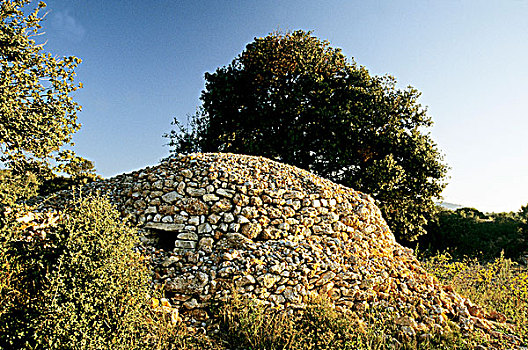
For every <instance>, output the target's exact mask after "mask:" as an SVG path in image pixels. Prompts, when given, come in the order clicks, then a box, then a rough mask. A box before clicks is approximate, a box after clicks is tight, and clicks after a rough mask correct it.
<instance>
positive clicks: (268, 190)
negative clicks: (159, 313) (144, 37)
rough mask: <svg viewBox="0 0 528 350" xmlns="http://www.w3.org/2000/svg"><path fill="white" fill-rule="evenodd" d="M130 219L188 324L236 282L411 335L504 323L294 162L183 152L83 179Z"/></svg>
mask: <svg viewBox="0 0 528 350" xmlns="http://www.w3.org/2000/svg"><path fill="white" fill-rule="evenodd" d="M89 188H90V190H92V191H94V190H96V191H99V192H101V193H102V194H105V195H107V196H108V197H109V198H110V200H112V201H113V202H115V203H116V204H117V206H118V208H119V210H120V211H121V212H122V214H123V215H124V216H127V217H129V218H130V219H131V220H132V221H133V222H134V223H136V224H137V225H138V226H139V227H140V228H141V231H142V232H143V234H144V241H145V243H146V245H147V246H149V247H150V248H149V249H150V251H151V253H152V254H153V256H154V263H155V267H154V270H155V271H154V279H155V283H157V284H159V285H164V286H165V288H166V291H167V296H168V297H169V298H170V302H171V304H172V305H173V306H174V307H175V308H177V309H178V310H179V314H180V315H181V317H183V318H184V319H186V320H188V321H189V322H190V323H194V324H198V325H200V324H202V323H207V321H208V319H209V318H210V316H211V315H209V314H208V311H207V305H208V304H209V303H210V302H211V301H214V300H220V299H222V300H223V299H226V298H229V296H230V293H231V291H232V289H233V288H235V289H236V290H237V291H238V293H239V294H241V295H242V296H246V297H248V298H250V299H251V300H254V301H257V302H261V303H263V304H267V305H270V306H271V307H275V308H280V309H288V310H290V309H297V308H302V307H303V303H304V302H305V301H306V300H307V299H308V298H309V297H310V296H311V295H314V294H323V295H326V296H328V297H329V298H330V299H331V300H332V302H333V303H334V304H335V307H336V308H337V309H340V310H341V311H343V312H349V313H352V312H354V313H356V314H357V315H361V312H363V311H364V310H366V309H368V308H370V307H376V306H381V307H391V308H392V309H394V312H395V314H396V318H395V323H396V324H398V325H399V326H400V328H401V331H402V332H403V333H405V334H408V335H414V334H416V333H428V332H432V331H434V330H437V329H442V328H443V327H444V326H445V325H446V322H447V321H448V320H451V321H454V322H455V323H457V324H458V325H459V326H460V327H461V328H462V329H465V330H471V329H472V328H474V327H479V328H482V329H484V330H488V331H489V330H491V329H492V328H493V326H494V324H495V322H503V321H505V320H504V317H503V316H502V315H500V314H498V313H491V314H490V313H487V312H485V311H484V310H482V309H480V308H479V307H477V306H475V305H473V304H472V303H471V301H469V300H468V299H466V298H464V297H462V296H460V295H458V294H457V293H455V292H453V291H452V289H451V288H450V287H449V286H443V285H440V284H439V283H438V281H437V280H436V279H435V278H434V277H433V276H431V275H429V274H428V273H426V271H425V270H424V269H423V268H422V267H421V266H420V263H419V262H418V261H417V259H416V258H415V256H414V255H413V252H412V250H410V249H407V248H404V247H402V246H401V245H400V244H398V243H397V242H396V241H395V239H394V235H393V234H392V233H391V231H390V230H389V228H388V226H387V224H386V222H385V221H384V219H383V218H382V216H381V214H380V211H379V209H378V208H377V207H376V205H375V204H374V201H373V199H372V198H371V197H369V196H368V195H366V194H363V193H360V192H357V191H354V190H353V189H350V188H347V187H344V186H341V185H338V184H335V183H333V182H331V181H328V180H325V179H323V178H321V177H318V176H315V175H313V174H311V173H309V172H307V171H304V170H301V169H299V168H296V167H292V166H288V165H285V164H281V163H278V162H275V161H271V160H268V159H265V158H261V157H252V156H243V155H234V154H191V155H180V156H177V157H174V158H173V159H170V160H168V161H164V162H162V163H161V164H160V165H158V166H154V167H149V168H145V169H142V170H139V171H135V172H132V173H128V174H123V175H119V176H117V177H114V178H112V179H109V180H104V181H99V182H95V183H93V184H90V186H89Z"/></svg>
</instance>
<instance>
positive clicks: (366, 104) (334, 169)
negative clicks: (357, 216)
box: [166, 31, 447, 240]
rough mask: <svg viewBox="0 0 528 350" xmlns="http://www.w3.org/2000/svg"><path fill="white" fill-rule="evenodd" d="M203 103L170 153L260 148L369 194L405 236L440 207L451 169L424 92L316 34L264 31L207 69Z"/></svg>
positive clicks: (420, 229) (256, 151)
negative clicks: (375, 71)
mask: <svg viewBox="0 0 528 350" xmlns="http://www.w3.org/2000/svg"><path fill="white" fill-rule="evenodd" d="M205 80H206V84H205V90H204V91H203V92H202V95H201V100H202V105H201V106H200V108H199V110H198V112H197V113H196V114H195V115H194V116H193V118H192V120H191V126H190V127H187V128H185V127H184V126H183V125H181V124H180V123H179V122H178V121H177V120H176V119H175V122H174V124H176V125H177V127H178V128H179V129H177V130H173V131H172V132H171V133H170V134H168V135H166V136H167V137H169V138H170V144H171V145H172V146H173V149H172V151H173V152H175V153H177V152H192V151H205V152H234V153H245V154H252V155H261V156H265V157H269V158H272V159H276V160H279V161H282V162H285V163H288V164H292V165H296V166H299V167H301V168H304V169H307V170H310V171H312V172H314V173H316V174H318V175H321V176H323V177H326V178H328V179H331V180H333V181H335V182H338V183H341V184H343V185H346V186H349V187H352V188H354V189H357V190H360V191H363V192H366V193H369V194H371V195H372V196H373V197H374V198H375V199H376V200H377V202H378V204H379V206H380V208H381V210H382V212H383V214H384V217H385V218H386V220H387V221H388V223H389V225H390V226H391V228H392V229H393V231H394V233H395V235H396V236H397V237H398V238H399V239H400V240H413V239H415V238H416V237H417V236H419V235H420V234H422V233H424V232H425V231H424V225H425V224H426V223H427V222H428V220H429V219H430V218H431V215H432V213H433V212H434V210H435V205H434V199H435V198H436V197H439V196H440V193H441V192H442V190H443V188H444V187H445V183H444V181H443V180H444V178H445V174H446V170H447V167H446V165H445V164H444V163H443V160H442V155H441V154H440V152H439V150H438V149H437V146H436V144H435V143H434V142H433V140H432V138H431V137H430V134H429V133H428V132H427V128H429V127H430V126H431V125H432V120H431V118H430V117H429V116H428V115H427V113H426V108H424V107H422V106H421V105H420V104H419V103H418V98H419V96H420V92H418V91H417V90H416V89H414V88H412V87H408V88H406V89H403V90H402V89H398V88H397V86H396V83H397V82H396V79H395V78H393V77H391V76H388V75H387V76H372V75H370V74H369V72H368V70H367V69H366V68H365V67H362V66H358V65H357V64H356V63H355V62H354V61H353V60H351V59H347V58H346V57H345V56H344V55H343V53H342V52H341V50H340V49H338V48H333V47H331V46H330V44H329V42H327V41H322V40H320V39H318V38H317V37H315V36H313V35H312V34H311V33H310V32H304V31H295V32H292V33H286V34H282V33H272V34H270V35H268V36H266V37H264V38H256V39H255V40H254V41H253V42H251V43H249V44H248V45H247V46H246V49H245V50H244V51H243V52H242V53H241V54H240V55H239V56H238V57H236V58H235V59H234V60H233V61H232V63H231V64H229V65H228V66H225V67H220V68H218V69H217V70H216V71H215V72H214V73H206V74H205Z"/></svg>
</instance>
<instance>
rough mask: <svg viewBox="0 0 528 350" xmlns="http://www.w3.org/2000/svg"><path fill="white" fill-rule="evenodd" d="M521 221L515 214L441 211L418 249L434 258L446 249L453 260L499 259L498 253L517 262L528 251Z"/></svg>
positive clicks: (463, 210)
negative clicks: (471, 258) (468, 258)
mask: <svg viewBox="0 0 528 350" xmlns="http://www.w3.org/2000/svg"><path fill="white" fill-rule="evenodd" d="M521 227H522V220H521V219H520V217H519V215H518V214H514V213H493V214H488V215H486V214H483V213H481V212H479V211H478V210H476V209H472V208H461V209H457V210H455V211H453V210H446V209H443V210H440V211H439V213H438V214H437V218H436V221H435V222H434V223H431V224H430V225H429V226H428V227H427V235H424V236H421V237H420V238H419V246H420V247H421V248H422V249H428V250H430V251H431V252H432V253H433V254H434V253H435V252H442V251H444V250H446V249H449V250H450V252H451V254H452V255H453V256H454V257H457V258H462V257H463V256H472V257H478V258H480V259H484V260H492V259H495V258H498V257H499V256H500V255H501V252H504V255H505V256H506V257H508V258H511V259H518V258H519V257H520V255H521V254H522V252H523V251H525V250H527V249H528V239H527V235H526V234H523V232H522V231H521Z"/></svg>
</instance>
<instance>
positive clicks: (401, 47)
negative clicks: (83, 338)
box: [43, 0, 528, 211]
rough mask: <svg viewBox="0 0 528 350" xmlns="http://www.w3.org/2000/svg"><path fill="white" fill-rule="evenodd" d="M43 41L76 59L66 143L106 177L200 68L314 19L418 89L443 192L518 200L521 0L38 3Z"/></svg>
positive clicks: (163, 123) (161, 125) (527, 183)
mask: <svg viewBox="0 0 528 350" xmlns="http://www.w3.org/2000/svg"><path fill="white" fill-rule="evenodd" d="M47 4H48V7H47V11H48V15H47V17H46V21H45V23H44V31H45V32H46V34H45V36H43V39H45V40H47V44H46V50H48V51H50V52H52V53H53V54H55V55H57V56H63V55H74V56H77V57H79V58H81V59H82V60H83V63H82V64H81V65H80V66H79V68H78V70H77V75H78V79H79V81H81V82H82V83H83V85H84V88H83V89H82V90H80V91H78V92H77V93H76V94H75V96H74V97H75V99H76V101H78V102H79V104H81V105H82V106H83V110H82V112H80V113H79V121H80V122H81V123H82V125H83V126H82V128H81V130H80V131H79V132H78V133H77V134H76V136H75V142H76V146H75V150H76V151H77V153H78V154H80V155H82V156H84V157H86V158H88V159H91V160H93V161H94V162H95V164H96V168H97V170H98V171H99V173H100V174H102V175H103V176H105V177H108V176H113V175H116V174H119V173H123V172H127V171H131V170H135V169H139V168H142V167H145V166H147V165H154V164H156V163H157V162H158V161H159V160H160V159H161V158H163V157H165V156H166V155H167V154H168V148H167V147H164V146H163V145H164V144H165V143H166V140H165V139H163V138H162V137H161V135H162V134H163V133H166V132H168V131H169V130H170V129H171V125H170V123H171V121H172V119H173V117H178V118H179V119H180V120H185V118H186V115H187V114H192V113H193V112H194V111H195V109H196V107H197V106H198V105H199V104H200V101H199V96H200V92H201V90H202V89H203V88H204V80H203V76H204V73H205V72H212V71H214V70H215V69H216V68H217V67H220V66H223V65H227V64H229V63H230V62H231V61H232V60H233V59H234V58H235V57H236V56H237V55H238V54H239V53H240V52H242V50H243V49H244V47H245V45H246V44H247V43H249V42H251V41H252V40H253V38H254V37H261V36H265V35H267V34H268V33H270V32H272V31H275V30H283V31H287V30H296V29H304V30H313V32H314V35H316V36H318V37H319V38H321V39H326V40H328V41H330V43H331V45H332V46H334V47H340V48H342V49H343V52H344V54H345V55H346V56H347V57H350V58H354V59H355V60H356V62H357V63H359V64H360V65H363V66H365V67H367V68H368V69H369V71H370V72H371V73H372V74H377V75H380V74H391V75H393V76H395V77H396V78H397V79H398V82H399V84H400V86H401V87H405V86H407V85H412V86H414V87H415V88H417V89H418V90H420V91H421V92H422V98H421V103H422V104H423V105H426V106H428V110H429V114H430V115H431V116H432V117H433V120H434V122H435V126H434V128H433V129H432V135H433V138H434V140H435V141H436V142H437V143H438V145H439V148H440V149H441V150H442V151H443V153H444V154H445V160H446V162H447V163H448V164H449V166H450V167H451V170H450V172H449V175H450V179H449V185H448V187H447V188H446V190H445V191H444V199H445V200H446V201H449V202H454V203H460V204H463V205H468V206H473V207H476V208H478V209H481V210H483V211H517V210H518V209H519V208H520V206H521V205H525V204H527V203H528V161H527V160H528V144H527V137H526V135H527V134H528V118H526V117H527V116H528V115H527V111H528V85H527V82H528V65H527V62H528V21H527V20H526V18H528V0H495V1H488V0H438V1H432V0H416V1H411V0H385V1H375V0H372V1H363V0H359V1H356V0H349V1H333V0H327V1H320V0H317V1H312V0H304V1H297V0H295V1H286V0H283V1H273V0H267V1H252V0H242V1H221V0H217V1H212V0H211V1H199V0H196V1H192V0H188V1H164V0H151V1H136V0H129V1H109V0H106V1H103V0H90V1H81V0H68V1H66V0H49V1H47Z"/></svg>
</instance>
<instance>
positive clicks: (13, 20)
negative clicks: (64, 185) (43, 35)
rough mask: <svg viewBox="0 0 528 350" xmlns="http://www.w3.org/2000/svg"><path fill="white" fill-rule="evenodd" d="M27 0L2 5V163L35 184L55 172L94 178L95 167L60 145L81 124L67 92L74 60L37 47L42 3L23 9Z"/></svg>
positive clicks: (67, 141)
mask: <svg viewBox="0 0 528 350" xmlns="http://www.w3.org/2000/svg"><path fill="white" fill-rule="evenodd" d="M29 2H30V1H29V0H2V1H1V2H0V42H1V45H0V82H1V83H0V84H1V88H0V164H2V165H3V166H4V167H6V168H8V169H11V170H12V172H13V176H27V174H34V175H36V176H37V178H38V179H39V180H42V179H48V178H50V177H52V176H53V173H55V172H65V173H68V174H72V175H75V174H77V173H78V172H79V171H82V172H83V173H87V174H92V173H93V164H91V162H89V161H87V160H85V159H82V158H79V157H77V156H75V155H74V153H73V152H72V151H70V150H67V149H64V146H67V145H71V144H72V143H71V137H72V134H73V133H74V132H75V131H77V130H78V129H79V127H80V125H79V124H78V123H77V121H76V119H77V111H78V110H80V106H78V105H77V103H75V102H74V101H73V99H72V98H71V96H70V94H71V93H72V92H74V91H75V90H77V89H78V88H79V87H80V85H76V84H75V82H74V78H75V68H76V67H77V65H78V64H79V63H80V62H81V60H80V59H78V58H76V57H63V58H60V59H59V58H55V57H53V56H52V55H51V54H50V53H46V52H44V50H43V46H44V45H43V44H37V43H36V41H35V37H36V36H38V35H39V29H40V22H41V20H42V18H43V17H42V16H40V14H39V12H40V10H42V9H43V8H44V7H45V6H46V5H45V4H44V3H43V2H40V3H39V4H38V5H37V6H36V8H35V9H33V10H29V9H24V6H26V5H27V4H28V3H29Z"/></svg>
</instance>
